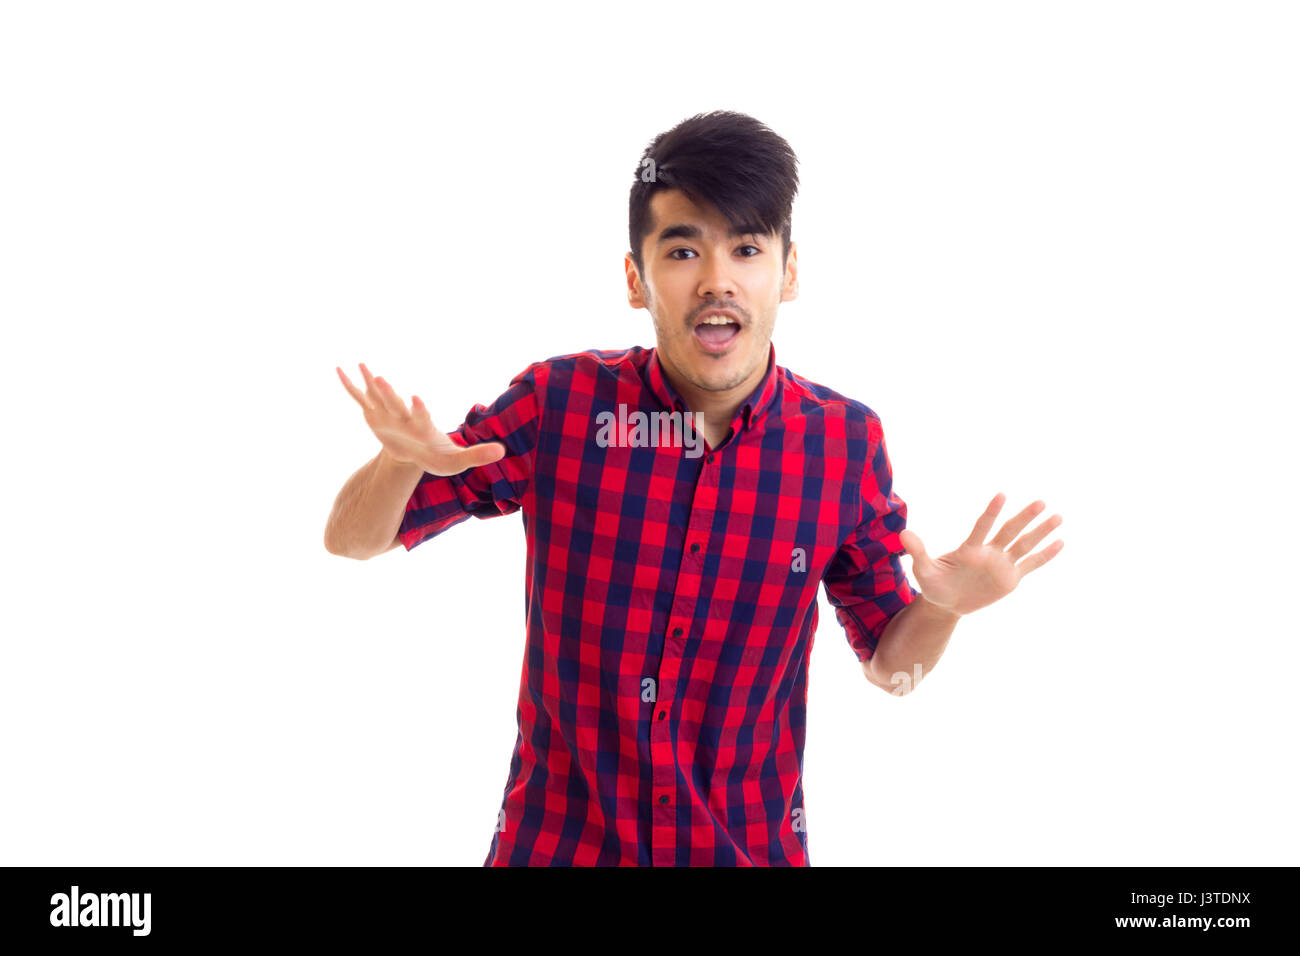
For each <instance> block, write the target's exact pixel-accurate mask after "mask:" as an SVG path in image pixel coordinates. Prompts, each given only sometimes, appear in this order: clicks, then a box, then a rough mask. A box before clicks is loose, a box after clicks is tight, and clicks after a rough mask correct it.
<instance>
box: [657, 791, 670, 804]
mask: <svg viewBox="0 0 1300 956" xmlns="http://www.w3.org/2000/svg"><path fill="white" fill-rule="evenodd" d="M659 802H660V803H661V804H663V803H667V802H668V794H666V793H665V794H664V795H663V796H662V797H660V798H659Z"/></svg>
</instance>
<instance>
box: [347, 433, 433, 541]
mask: <svg viewBox="0 0 1300 956" xmlns="http://www.w3.org/2000/svg"><path fill="white" fill-rule="evenodd" d="M423 474H424V469H423V468H421V467H420V466H419V465H414V464H410V463H406V462H397V461H394V460H393V458H392V457H391V456H390V455H389V454H388V452H387V451H385V450H383V449H380V451H379V454H377V455H376V456H375V457H374V458H372V459H371V460H370V461H369V462H367V463H366V464H364V465H362V466H361V467H360V468H358V469H357V471H356V473H355V474H353V476H352V477H351V478H349V479H348V481H347V483H346V484H345V485H344V486H343V488H342V489H341V490H340V491H339V493H338V497H337V498H335V499H334V508H333V509H332V510H331V512H330V516H329V520H328V521H327V522H326V524H325V549H326V550H327V551H329V552H330V553H331V554H338V555H342V556H344V557H348V558H357V559H359V560H365V559H367V558H372V557H374V556H375V555H377V554H381V553H383V552H384V551H387V550H388V549H389V548H391V547H392V546H393V541H394V539H395V538H396V537H397V529H398V528H400V527H401V525H402V517H403V515H405V513H406V503H407V502H408V501H409V500H410V498H411V493H412V492H413V491H415V486H416V485H417V484H419V482H420V477H421V476H422V475H423Z"/></svg>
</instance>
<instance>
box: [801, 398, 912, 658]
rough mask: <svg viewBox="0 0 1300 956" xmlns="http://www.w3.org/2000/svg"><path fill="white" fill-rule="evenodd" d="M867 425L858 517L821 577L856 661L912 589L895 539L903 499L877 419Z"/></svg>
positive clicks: (903, 514)
mask: <svg viewBox="0 0 1300 956" xmlns="http://www.w3.org/2000/svg"><path fill="white" fill-rule="evenodd" d="M867 428H868V436H869V441H868V444H867V456H866V461H865V463H864V467H863V469H862V492H861V493H862V516H861V520H860V521H859V523H858V526H857V527H856V528H855V529H854V530H853V533H852V534H851V535H849V538H848V540H846V541H845V542H844V544H843V545H842V546H841V547H840V550H839V551H838V552H836V554H835V557H834V558H832V559H831V562H830V564H829V565H828V567H827V569H826V574H825V575H824V576H823V578H822V581H823V584H824V585H825V588H826V597H827V598H828V599H829V600H830V602H831V604H832V605H833V606H834V608H835V617H836V618H837V619H838V620H839V622H840V625H841V626H842V627H843V628H844V631H845V634H846V635H847V637H848V642H849V647H851V648H852V649H853V653H854V654H856V655H857V657H858V660H860V661H867V660H870V658H871V655H872V654H874V653H875V651H876V643H877V642H878V641H879V640H880V635H881V634H883V633H884V631H885V627H886V625H888V624H889V621H890V619H891V618H892V617H893V616H894V615H895V614H897V613H898V612H899V611H901V610H902V609H903V608H905V607H907V605H908V604H910V603H911V602H912V600H913V599H914V598H915V597H916V595H917V592H916V591H915V590H913V588H912V585H911V583H910V582H909V581H908V580H907V575H906V574H905V573H904V572H903V563H902V555H903V554H905V553H906V552H905V551H904V550H903V545H902V542H901V541H900V540H899V535H900V534H901V533H902V531H903V529H904V528H905V527H906V526H907V505H906V504H905V503H904V502H903V500H902V499H901V498H899V497H898V496H897V495H895V494H894V489H893V485H894V478H893V470H892V469H891V467H890V464H889V454H888V452H887V451H886V448H885V436H884V432H883V430H882V428H881V425H880V420H879V419H878V418H875V417H874V416H873V417H871V418H869V419H868V422H867Z"/></svg>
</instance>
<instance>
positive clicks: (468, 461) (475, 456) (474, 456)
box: [456, 441, 506, 468]
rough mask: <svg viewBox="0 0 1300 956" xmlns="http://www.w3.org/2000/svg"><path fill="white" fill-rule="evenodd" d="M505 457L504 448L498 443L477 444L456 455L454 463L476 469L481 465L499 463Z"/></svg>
mask: <svg viewBox="0 0 1300 956" xmlns="http://www.w3.org/2000/svg"><path fill="white" fill-rule="evenodd" d="M505 456H506V446H505V445H503V444H501V443H500V442H498V441H485V442H479V443H478V444H476V445H470V446H468V447H467V448H465V450H464V451H461V452H459V453H458V454H457V456H456V457H457V461H456V463H457V464H459V465H463V466H464V467H466V468H478V467H480V466H482V465H490V464H492V462H494V461H500V460H501V459H502V458H504V457H505Z"/></svg>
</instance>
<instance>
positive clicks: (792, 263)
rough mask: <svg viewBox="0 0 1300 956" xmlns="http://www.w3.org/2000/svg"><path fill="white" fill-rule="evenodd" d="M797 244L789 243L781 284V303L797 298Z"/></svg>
mask: <svg viewBox="0 0 1300 956" xmlns="http://www.w3.org/2000/svg"><path fill="white" fill-rule="evenodd" d="M798 252H799V250H798V243H796V242H791V243H790V255H789V256H788V257H787V258H786V260H785V280H784V282H782V284H781V301H782V302H791V301H793V300H794V299H797V298H799V259H798Z"/></svg>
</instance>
